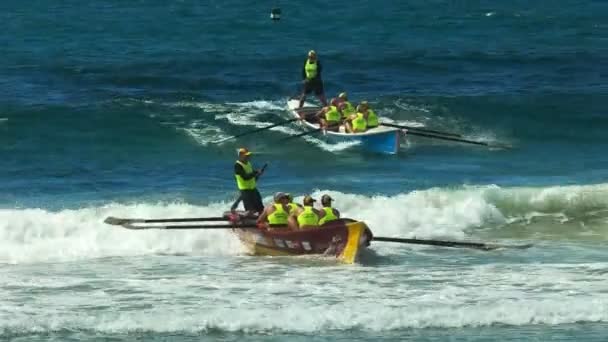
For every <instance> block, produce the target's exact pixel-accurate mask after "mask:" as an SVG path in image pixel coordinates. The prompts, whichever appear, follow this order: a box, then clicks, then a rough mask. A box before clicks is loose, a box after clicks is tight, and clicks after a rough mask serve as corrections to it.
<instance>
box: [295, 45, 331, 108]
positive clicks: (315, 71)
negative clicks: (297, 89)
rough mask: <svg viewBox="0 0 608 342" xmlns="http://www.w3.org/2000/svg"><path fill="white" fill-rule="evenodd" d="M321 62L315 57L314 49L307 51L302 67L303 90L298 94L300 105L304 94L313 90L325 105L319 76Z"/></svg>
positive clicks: (304, 96)
mask: <svg viewBox="0 0 608 342" xmlns="http://www.w3.org/2000/svg"><path fill="white" fill-rule="evenodd" d="M321 71H322V67H321V62H319V60H318V59H317V53H316V52H315V51H314V50H310V51H309V52H308V58H307V59H306V62H304V66H303V67H302V82H303V84H304V85H303V90H302V95H301V96H300V107H299V108H302V106H304V101H305V100H306V95H307V94H309V93H311V92H313V91H314V93H315V95H316V96H317V98H319V101H321V104H322V105H323V106H327V100H326V99H325V93H324V91H323V79H322V78H321Z"/></svg>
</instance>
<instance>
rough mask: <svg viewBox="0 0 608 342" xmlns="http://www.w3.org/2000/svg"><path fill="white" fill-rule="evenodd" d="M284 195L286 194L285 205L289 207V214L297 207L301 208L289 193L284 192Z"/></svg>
mask: <svg viewBox="0 0 608 342" xmlns="http://www.w3.org/2000/svg"><path fill="white" fill-rule="evenodd" d="M285 195H286V196H287V207H288V208H289V214H291V213H292V212H294V211H295V210H296V209H297V208H302V205H300V204H297V203H295V202H294V201H293V196H292V195H291V194H290V193H286V194H285Z"/></svg>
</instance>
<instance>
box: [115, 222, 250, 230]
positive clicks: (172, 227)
mask: <svg viewBox="0 0 608 342" xmlns="http://www.w3.org/2000/svg"><path fill="white" fill-rule="evenodd" d="M120 226H121V227H123V228H127V229H131V230H144V229H164V230H177V229H232V228H257V227H255V226H239V225H235V224H208V225H204V224H194V225H167V226H155V225H149V226H137V225H133V224H130V223H127V224H122V225H120Z"/></svg>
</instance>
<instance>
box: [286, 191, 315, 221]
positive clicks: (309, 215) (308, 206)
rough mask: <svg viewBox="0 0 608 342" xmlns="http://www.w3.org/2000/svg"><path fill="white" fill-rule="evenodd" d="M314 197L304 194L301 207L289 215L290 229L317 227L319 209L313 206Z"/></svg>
mask: <svg viewBox="0 0 608 342" xmlns="http://www.w3.org/2000/svg"><path fill="white" fill-rule="evenodd" d="M314 202H316V200H315V199H313V198H312V197H310V196H305V197H304V200H303V201H302V204H303V205H304V206H303V207H302V208H298V209H296V211H295V212H294V213H292V214H291V215H289V226H290V228H292V229H298V228H299V229H312V228H318V227H319V215H320V213H319V211H318V210H317V209H315V208H314V207H313V205H314Z"/></svg>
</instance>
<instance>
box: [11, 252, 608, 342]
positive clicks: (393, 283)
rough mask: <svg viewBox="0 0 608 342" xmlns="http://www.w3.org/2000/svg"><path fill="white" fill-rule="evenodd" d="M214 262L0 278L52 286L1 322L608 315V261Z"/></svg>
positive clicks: (407, 321)
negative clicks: (187, 267) (166, 271)
mask: <svg viewBox="0 0 608 342" xmlns="http://www.w3.org/2000/svg"><path fill="white" fill-rule="evenodd" d="M209 266H210V265H205V267H206V268H205V270H206V271H207V272H210V271H211V272H214V273H211V274H208V273H207V272H205V273H202V274H195V273H186V274H182V275H180V278H179V281H176V280H175V279H171V278H167V279H163V278H160V279H159V277H158V276H159V275H160V274H158V273H156V274H157V276H156V277H155V278H154V279H153V280H150V279H146V278H145V277H142V276H141V275H139V274H134V275H129V277H127V278H124V277H123V278H120V277H110V279H109V281H111V283H112V284H114V285H113V286H114V287H110V288H105V291H104V290H103V289H99V290H95V291H91V290H88V291H87V296H86V298H81V297H80V296H74V295H73V293H72V292H70V291H57V290H54V289H62V288H65V287H66V286H67V287H70V286H78V285H81V284H83V282H82V281H85V280H86V279H82V278H77V279H75V280H74V279H71V280H70V279H63V278H62V277H51V278H50V279H48V278H47V279H45V277H44V276H41V277H40V276H39V277H35V278H32V279H31V280H26V281H23V278H22V277H15V278H11V277H9V278H8V279H2V280H0V284H1V285H3V287H5V288H17V287H19V288H31V289H35V290H38V289H42V290H45V292H44V291H40V290H38V291H36V293H37V300H36V302H35V303H33V304H32V305H31V306H7V305H3V307H4V308H6V309H5V311H3V312H0V331H2V330H6V331H8V330H11V331H19V332H47V331H56V330H60V329H70V330H72V329H74V330H92V331H99V332H105V333H125V332H136V331H137V332H141V331H150V332H184V331H185V332H206V331H209V330H211V329H217V330H222V331H242V332H246V333H247V332H277V331H283V332H301V333H314V332H317V331H324V330H353V329H356V330H364V331H390V330H397V329H407V328H429V327H440V328H460V327H484V326H492V325H495V324H508V325H515V326H522V325H530V324H543V325H558V324H567V323H582V322H607V321H608V305H607V304H608V294H607V293H606V290H608V286H607V285H606V282H605V279H604V275H603V274H595V275H590V274H589V273H588V271H589V270H593V269H602V270H605V269H606V268H607V267H608V264H606V263H597V264H576V265H572V264H545V265H536V264H528V265H502V264H493V265H477V266H472V267H451V266H449V265H446V266H440V265H429V266H427V267H404V265H397V266H398V267H392V268H387V267H384V268H367V269H366V268H345V267H330V266H327V267H322V268H317V267H313V268H310V267H289V266H288V265H285V266H280V265H278V266H277V265H273V266H270V267H269V266H264V265H263V264H256V265H252V267H250V268H247V267H245V268H242V267H240V268H241V269H240V270H238V271H236V272H234V271H231V270H230V269H231V267H230V266H231V265H224V266H225V268H224V269H223V271H224V272H228V274H226V275H222V276H219V275H218V274H217V273H215V272H217V271H219V270H220V269H219V268H218V269H213V268H210V267H209ZM127 270H128V269H127ZM319 271H323V276H319ZM106 276H107V275H106ZM40 278H42V279H40ZM556 279H559V281H556ZM116 289H119V290H120V291H118V292H117V291H116ZM193 289H197V290H195V291H193ZM106 291H109V292H110V293H106ZM112 293H113V294H112ZM5 300H7V299H6V298H2V299H0V303H2V301H5ZM83 300H86V302H83ZM57 303H61V305H59V306H58V305H57ZM84 303H86V304H84ZM3 304H6V303H3ZM142 304H147V306H145V307H141V306H142ZM83 305H86V306H85V307H87V308H88V307H91V308H95V307H106V309H97V310H94V309H89V310H83V309H82V306H83ZM79 309H80V310H79Z"/></svg>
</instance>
